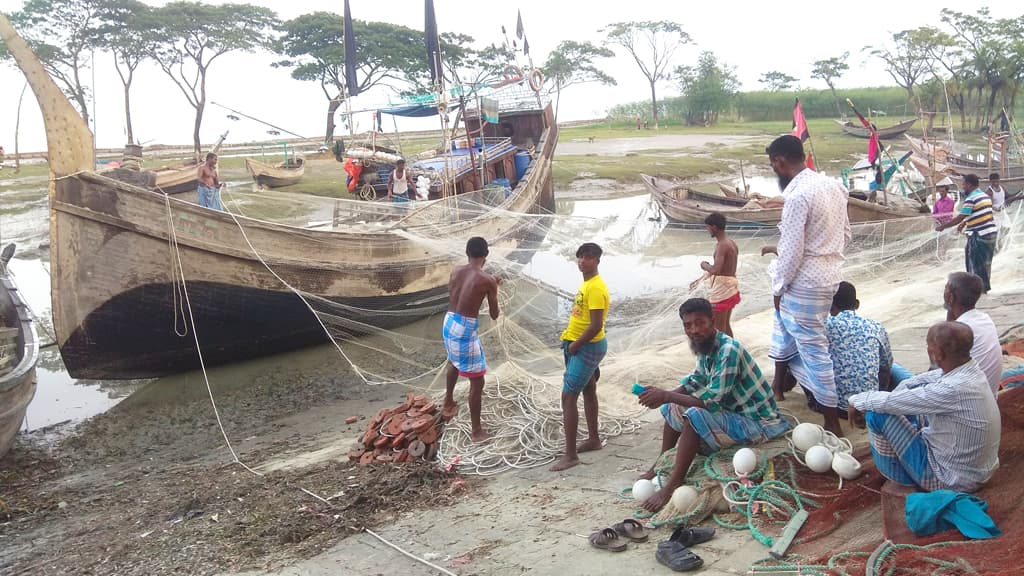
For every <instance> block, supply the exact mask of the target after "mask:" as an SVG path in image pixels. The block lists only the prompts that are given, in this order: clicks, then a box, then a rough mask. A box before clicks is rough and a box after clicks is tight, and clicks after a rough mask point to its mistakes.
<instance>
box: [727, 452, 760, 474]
mask: <svg viewBox="0 0 1024 576" xmlns="http://www.w3.org/2000/svg"><path fill="white" fill-rule="evenodd" d="M732 467H733V470H736V473H737V474H740V475H747V474H750V473H751V472H753V471H754V469H756V468H757V452H754V451H753V450H751V449H750V448H740V449H739V450H737V451H736V454H734V455H733V457H732Z"/></svg>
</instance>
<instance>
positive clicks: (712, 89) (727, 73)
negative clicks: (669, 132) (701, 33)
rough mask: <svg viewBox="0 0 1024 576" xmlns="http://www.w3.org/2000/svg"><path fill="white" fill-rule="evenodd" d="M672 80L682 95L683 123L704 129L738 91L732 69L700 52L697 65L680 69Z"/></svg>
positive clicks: (711, 56)
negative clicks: (684, 117) (684, 121)
mask: <svg viewBox="0 0 1024 576" xmlns="http://www.w3.org/2000/svg"><path fill="white" fill-rule="evenodd" d="M674 75H675V77H676V79H677V80H678V82H679V87H680V89H681V90H682V92H683V99H684V103H685V105H686V123H687V124H703V125H704V126H708V125H711V124H714V123H716V122H718V116H719V114H721V113H722V112H725V111H727V110H728V109H729V107H730V106H731V105H732V100H733V98H734V97H735V96H736V92H737V91H738V90H739V86H740V83H739V80H737V79H736V72H735V71H734V70H733V68H732V67H730V66H727V65H724V64H719V62H718V58H717V57H716V56H715V55H714V54H713V53H711V52H707V51H705V52H701V54H700V57H699V59H698V61H697V66H694V67H691V66H680V67H678V68H676V70H675V74H674Z"/></svg>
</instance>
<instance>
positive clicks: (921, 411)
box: [849, 322, 1001, 492]
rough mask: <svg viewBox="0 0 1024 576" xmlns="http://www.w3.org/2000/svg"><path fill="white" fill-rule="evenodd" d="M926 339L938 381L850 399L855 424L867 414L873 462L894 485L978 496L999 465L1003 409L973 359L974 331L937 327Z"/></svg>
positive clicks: (921, 381) (910, 381)
mask: <svg viewBox="0 0 1024 576" xmlns="http://www.w3.org/2000/svg"><path fill="white" fill-rule="evenodd" d="M927 342H928V357H929V358H930V359H931V361H932V363H933V364H935V365H937V366H938V367H939V370H938V372H939V374H940V376H939V377H938V378H936V379H928V378H921V377H914V378H910V379H908V380H905V381H904V382H902V383H901V384H900V385H899V386H897V387H896V389H895V390H893V391H892V392H862V393H860V394H854V395H853V396H850V408H849V418H850V422H854V421H855V420H856V417H857V416H858V415H859V414H860V413H865V421H866V422H867V427H868V431H869V432H870V435H871V452H872V455H873V456H874V460H875V465H876V466H877V467H878V471H879V472H881V473H882V475H883V476H885V477H886V478H888V479H889V480H892V481H893V482H896V483H899V484H905V485H911V486H918V487H920V488H922V489H924V490H929V491H930V490H942V489H945V490H953V491H956V492H973V491H974V490H977V489H978V488H980V487H981V486H982V485H983V484H984V483H985V482H986V481H987V480H988V479H989V477H991V476H992V473H993V472H995V470H996V468H998V467H999V456H998V455H999V435H1000V430H1001V428H1000V426H1001V425H1000V417H999V407H998V406H997V405H996V401H995V398H994V397H993V396H992V394H991V391H990V390H989V385H988V379H987V378H986V377H985V373H984V372H982V370H981V368H980V367H979V366H978V363H977V362H975V361H974V360H973V359H972V358H971V346H972V342H973V337H972V335H971V329H970V327H969V326H967V325H966V324H962V323H960V322H940V323H938V324H936V325H934V326H932V327H931V329H930V330H928V339H927ZM922 376H924V375H922Z"/></svg>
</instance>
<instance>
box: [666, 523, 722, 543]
mask: <svg viewBox="0 0 1024 576" xmlns="http://www.w3.org/2000/svg"><path fill="white" fill-rule="evenodd" d="M714 537H715V528H714V526H711V527H705V526H695V527H690V526H686V525H683V526H679V527H678V528H676V529H675V530H673V531H672V535H671V536H669V538H668V541H669V542H677V543H679V544H682V545H683V546H684V547H687V548H689V547H690V546H696V545H697V544H703V543H705V542H707V541H708V540H711V539H712V538H714Z"/></svg>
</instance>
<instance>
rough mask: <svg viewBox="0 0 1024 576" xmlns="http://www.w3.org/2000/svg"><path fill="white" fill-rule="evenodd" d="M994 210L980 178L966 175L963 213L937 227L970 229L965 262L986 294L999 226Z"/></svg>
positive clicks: (943, 228) (989, 285)
mask: <svg viewBox="0 0 1024 576" xmlns="http://www.w3.org/2000/svg"><path fill="white" fill-rule="evenodd" d="M993 214H994V213H993V211H992V199H991V198H989V197H988V194H985V193H984V192H982V191H981V190H979V189H978V177H977V176H975V175H974V174H966V175H964V201H963V204H962V205H961V206H960V213H959V214H957V215H956V217H955V218H953V219H952V220H950V221H949V222H945V223H940V224H938V225H937V226H935V229H936V230H938V231H942V230H945V229H946V228H952V227H953V226H956V227H957V231H960V230H963V229H965V228H966V230H967V245H966V246H965V247H964V264H965V266H966V268H967V272H969V273H971V274H975V275H977V276H978V277H979V278H981V282H982V284H983V286H984V288H985V292H986V293H987V292H988V291H989V290H991V289H992V283H991V280H990V278H991V275H992V256H993V255H994V254H995V251H996V240H997V239H998V237H999V229H998V228H997V227H996V222H995V216H994V215H993Z"/></svg>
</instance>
